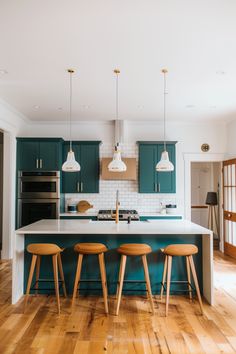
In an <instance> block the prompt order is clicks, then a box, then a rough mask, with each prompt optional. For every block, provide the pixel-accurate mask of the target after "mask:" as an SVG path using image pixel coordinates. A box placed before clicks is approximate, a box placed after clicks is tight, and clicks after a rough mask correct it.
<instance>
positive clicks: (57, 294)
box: [52, 254, 60, 315]
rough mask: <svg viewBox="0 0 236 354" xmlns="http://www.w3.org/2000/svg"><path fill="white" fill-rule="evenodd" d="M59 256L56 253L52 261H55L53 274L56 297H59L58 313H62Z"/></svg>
mask: <svg viewBox="0 0 236 354" xmlns="http://www.w3.org/2000/svg"><path fill="white" fill-rule="evenodd" d="M57 256H58V254H54V255H53V256H52V263H53V275H54V284H55V293H56V299H57V310H58V314H59V315H60V294H59V284H58V265H57Z"/></svg>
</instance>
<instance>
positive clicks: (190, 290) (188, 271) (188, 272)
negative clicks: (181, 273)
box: [186, 256, 193, 301]
mask: <svg viewBox="0 0 236 354" xmlns="http://www.w3.org/2000/svg"><path fill="white" fill-rule="evenodd" d="M186 268H187V279H188V293H189V299H190V301H191V300H192V299H193V295H192V287H191V285H190V284H191V274H190V265H189V259H188V256H187V257H186Z"/></svg>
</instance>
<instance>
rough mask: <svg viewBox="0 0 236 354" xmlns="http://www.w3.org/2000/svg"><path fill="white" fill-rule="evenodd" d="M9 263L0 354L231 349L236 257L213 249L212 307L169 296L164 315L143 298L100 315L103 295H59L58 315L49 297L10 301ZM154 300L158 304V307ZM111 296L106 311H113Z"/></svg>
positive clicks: (0, 278) (0, 288)
mask: <svg viewBox="0 0 236 354" xmlns="http://www.w3.org/2000/svg"><path fill="white" fill-rule="evenodd" d="M10 293H11V264H10V263H9V262H0V353H1V354H10V353H15V354H23V353H24V354H76V353H79V354H87V353H89V354H90V353H92V354H100V353H114V354H115V353H121V354H123V353H124V354H125V353H128V354H133V353H145V354H146V353H147V354H149V353H150V354H151V353H163V354H164V353H179V354H184V353H197V354H199V353H212V354H217V353H236V261H234V260H232V259H231V258H229V257H225V256H221V254H220V253H219V252H216V253H215V305H214V307H210V306H209V305H207V304H206V303H204V316H200V314H199V313H200V312H199V305H198V302H197V301H194V303H193V304H192V303H190V302H189V299H188V297H186V298H185V297H183V296H175V297H174V296H171V299H170V306H169V317H168V318H166V317H164V314H165V305H164V302H162V303H161V302H160V301H159V297H156V298H155V302H154V305H155V315H154V316H152V315H151V313H150V312H149V311H150V307H149V301H148V300H146V299H145V298H144V297H128V296H127V297H123V299H122V302H121V306H120V313H119V316H114V315H109V316H106V315H105V314H104V304H103V298H102V296H101V297H99V298H98V297H82V296H80V297H79V299H76V301H75V306H74V309H73V312H72V313H71V299H63V298H61V315H60V316H58V314H57V306H56V299H55V297H54V296H50V297H45V296H38V297H34V296H31V298H30V300H29V305H28V308H27V310H26V312H25V313H23V302H22V301H20V302H19V303H18V304H17V305H10ZM157 304H159V307H157ZM115 305H116V304H115V301H114V298H113V299H110V301H109V306H110V307H109V310H110V311H112V313H114V312H115Z"/></svg>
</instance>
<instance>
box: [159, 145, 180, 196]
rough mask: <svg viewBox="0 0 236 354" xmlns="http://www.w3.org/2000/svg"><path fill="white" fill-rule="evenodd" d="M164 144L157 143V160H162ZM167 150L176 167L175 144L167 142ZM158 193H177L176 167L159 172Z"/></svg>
mask: <svg viewBox="0 0 236 354" xmlns="http://www.w3.org/2000/svg"><path fill="white" fill-rule="evenodd" d="M163 150H164V145H162V144H158V145H157V161H160V158H161V154H162V152H163ZM166 150H167V151H168V153H169V159H170V161H171V162H172V163H173V164H174V167H175V145H174V144H167V145H166ZM157 184H158V193H175V191H176V186H175V169H174V171H172V172H157Z"/></svg>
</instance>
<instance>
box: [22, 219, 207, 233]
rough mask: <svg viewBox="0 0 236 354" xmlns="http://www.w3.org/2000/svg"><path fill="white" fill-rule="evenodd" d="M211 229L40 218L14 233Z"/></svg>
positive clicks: (184, 222)
mask: <svg viewBox="0 0 236 354" xmlns="http://www.w3.org/2000/svg"><path fill="white" fill-rule="evenodd" d="M211 233H212V231H210V230H208V229H206V228H204V227H202V226H199V225H197V224H194V223H192V222H190V221H187V220H168V221H167V220H149V221H133V222H131V224H128V223H127V222H125V221H123V222H120V223H119V224H116V223H115V222H114V221H91V220H73V219H72V220H60V219H50V220H49V219H47V220H40V221H37V222H35V223H33V224H30V225H28V226H25V227H23V228H21V229H18V230H16V234H19V235H22V234H55V235H56V234H66V235H69V234H74V235H76V234H127V235H128V234H134V235H138V234H140V235H145V234H149V235H151V234H153V235H177V234H179V235H181V234H182V235H184V234H185V235H190V234H199V235H202V234H208V235H210V234H211Z"/></svg>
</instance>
